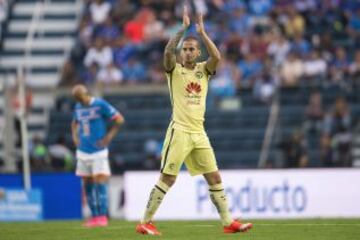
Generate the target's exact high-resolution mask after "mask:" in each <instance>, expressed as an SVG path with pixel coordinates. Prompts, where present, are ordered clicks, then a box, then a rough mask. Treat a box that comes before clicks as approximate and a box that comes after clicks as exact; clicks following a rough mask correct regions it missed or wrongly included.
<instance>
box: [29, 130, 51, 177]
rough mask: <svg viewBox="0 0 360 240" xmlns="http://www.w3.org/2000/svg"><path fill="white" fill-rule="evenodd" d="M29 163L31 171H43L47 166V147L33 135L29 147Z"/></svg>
mask: <svg viewBox="0 0 360 240" xmlns="http://www.w3.org/2000/svg"><path fill="white" fill-rule="evenodd" d="M29 150H30V163H31V169H32V170H33V171H45V170H47V169H48V166H49V155H48V149H47V147H46V145H45V143H44V141H43V140H42V139H41V138H40V137H39V136H34V138H33V140H32V143H31V144H30V147H29Z"/></svg>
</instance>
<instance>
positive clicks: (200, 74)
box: [195, 71, 204, 79]
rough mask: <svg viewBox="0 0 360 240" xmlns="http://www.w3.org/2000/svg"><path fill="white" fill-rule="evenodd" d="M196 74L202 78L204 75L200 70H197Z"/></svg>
mask: <svg viewBox="0 0 360 240" xmlns="http://www.w3.org/2000/svg"><path fill="white" fill-rule="evenodd" d="M195 76H196V78H198V79H201V78H202V77H203V76H204V74H203V73H202V72H200V71H197V72H196V73H195Z"/></svg>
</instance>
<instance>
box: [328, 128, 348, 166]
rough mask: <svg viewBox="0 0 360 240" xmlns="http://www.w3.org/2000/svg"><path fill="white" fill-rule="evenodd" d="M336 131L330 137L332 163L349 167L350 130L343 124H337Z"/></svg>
mask: <svg viewBox="0 0 360 240" xmlns="http://www.w3.org/2000/svg"><path fill="white" fill-rule="evenodd" d="M338 127H339V128H338V129H337V131H336V133H335V134H334V136H333V137H332V146H333V152H334V158H333V161H334V164H335V166H336V167H351V166H352V159H351V140H352V135H351V132H350V131H349V130H348V129H346V128H345V127H344V126H338Z"/></svg>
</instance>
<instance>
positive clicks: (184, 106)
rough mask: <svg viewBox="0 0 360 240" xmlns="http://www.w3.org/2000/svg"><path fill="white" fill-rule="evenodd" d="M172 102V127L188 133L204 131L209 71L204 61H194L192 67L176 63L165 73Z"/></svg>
mask: <svg viewBox="0 0 360 240" xmlns="http://www.w3.org/2000/svg"><path fill="white" fill-rule="evenodd" d="M166 77H167V81H168V87H169V91H170V99H171V104H172V111H173V113H172V121H171V123H170V126H171V127H173V128H174V129H178V130H182V131H185V132H190V133H204V132H205V129H204V115H205V110H206V96H207V92H208V81H209V78H210V73H209V72H208V71H207V69H206V62H200V63H196V65H195V67H194V69H187V68H185V67H184V66H183V65H181V64H179V63H176V65H175V68H174V69H173V70H172V71H171V72H167V73H166Z"/></svg>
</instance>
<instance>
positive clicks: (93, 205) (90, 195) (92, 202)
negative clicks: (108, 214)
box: [85, 183, 99, 217]
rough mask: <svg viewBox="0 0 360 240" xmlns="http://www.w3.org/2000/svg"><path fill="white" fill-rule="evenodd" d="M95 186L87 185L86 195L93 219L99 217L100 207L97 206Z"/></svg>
mask: <svg viewBox="0 0 360 240" xmlns="http://www.w3.org/2000/svg"><path fill="white" fill-rule="evenodd" d="M95 187H96V186H95V184H94V183H86V184H85V193H86V200H87V204H88V206H89V208H90V211H91V215H92V216H93V217H96V216H98V215H99V210H98V206H97V202H98V201H97V200H96V198H97V196H96V192H95V190H96V189H95Z"/></svg>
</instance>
